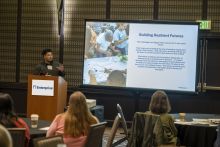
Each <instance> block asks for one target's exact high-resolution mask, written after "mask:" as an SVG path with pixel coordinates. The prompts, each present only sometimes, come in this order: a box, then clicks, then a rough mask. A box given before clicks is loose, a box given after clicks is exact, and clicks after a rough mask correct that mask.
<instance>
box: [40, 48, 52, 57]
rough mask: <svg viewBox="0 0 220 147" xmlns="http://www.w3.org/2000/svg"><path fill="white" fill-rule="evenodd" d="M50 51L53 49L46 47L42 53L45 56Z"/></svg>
mask: <svg viewBox="0 0 220 147" xmlns="http://www.w3.org/2000/svg"><path fill="white" fill-rule="evenodd" d="M48 52H52V49H50V48H44V49H43V50H42V52H41V55H42V56H44V55H45V54H46V53H48Z"/></svg>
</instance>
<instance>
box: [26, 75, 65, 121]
mask: <svg viewBox="0 0 220 147" xmlns="http://www.w3.org/2000/svg"><path fill="white" fill-rule="evenodd" d="M66 99H67V82H66V81H65V80H64V79H63V78H62V77H59V76H39V75H28V95H27V116H28V117H30V115H31V114H38V115H39V117H40V119H42V120H53V119H54V117H55V116H56V115H57V114H58V113H62V112H63V111H64V107H65V106H66Z"/></svg>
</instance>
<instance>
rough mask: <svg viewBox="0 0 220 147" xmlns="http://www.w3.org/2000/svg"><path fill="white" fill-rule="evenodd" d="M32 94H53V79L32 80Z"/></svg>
mask: <svg viewBox="0 0 220 147" xmlns="http://www.w3.org/2000/svg"><path fill="white" fill-rule="evenodd" d="M31 94H32V95H40V96H54V80H32V93H31Z"/></svg>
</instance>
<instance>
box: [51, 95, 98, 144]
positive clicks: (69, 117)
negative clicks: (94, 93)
mask: <svg viewBox="0 0 220 147" xmlns="http://www.w3.org/2000/svg"><path fill="white" fill-rule="evenodd" d="M96 123H98V119H97V118H96V117H95V116H93V115H92V114H91V112H90V111H89V109H88V107H87V104H86V97H85V95H84V94H83V93H81V92H80V91H77V92H74V93H73V94H72V95H71V96H70V99H69V107H68V109H67V111H66V112H64V113H62V114H58V115H57V116H56V117H55V119H54V120H53V122H52V124H51V125H50V128H49V130H48V131H47V137H50V136H54V135H63V138H64V143H65V144H67V147H83V146H84V144H85V141H86V136H87V134H88V131H89V128H90V125H92V124H96Z"/></svg>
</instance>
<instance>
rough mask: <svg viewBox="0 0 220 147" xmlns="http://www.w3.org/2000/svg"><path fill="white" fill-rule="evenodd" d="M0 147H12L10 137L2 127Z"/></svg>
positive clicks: (0, 127)
mask: <svg viewBox="0 0 220 147" xmlns="http://www.w3.org/2000/svg"><path fill="white" fill-rule="evenodd" d="M0 147H12V139H11V135H10V133H9V132H8V130H7V129H6V128H5V127H3V126H2V125H0Z"/></svg>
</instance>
